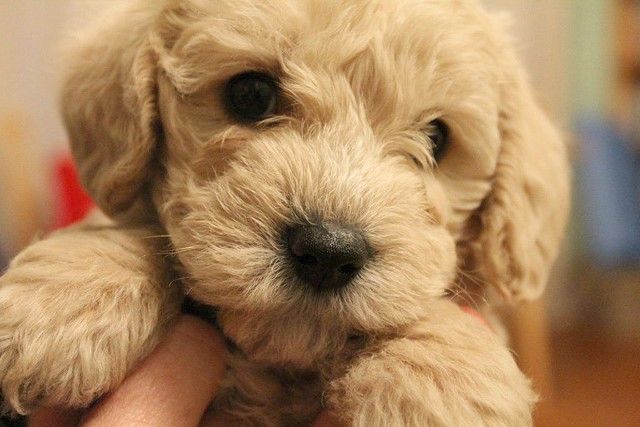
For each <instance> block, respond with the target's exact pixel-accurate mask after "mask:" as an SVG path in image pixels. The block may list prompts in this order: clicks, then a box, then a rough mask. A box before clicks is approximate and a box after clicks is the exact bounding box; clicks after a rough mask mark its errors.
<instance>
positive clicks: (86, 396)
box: [0, 231, 181, 414]
mask: <svg viewBox="0 0 640 427" xmlns="http://www.w3.org/2000/svg"><path fill="white" fill-rule="evenodd" d="M120 237H122V238H119V237H118V233H117V232H114V231H99V232H95V233H93V232H84V231H78V232H76V233H74V232H70V233H61V234H56V235H54V236H52V237H51V238H50V239H48V240H44V241H41V242H38V243H36V244H35V245H33V246H31V247H29V248H27V249H26V250H25V251H24V252H23V253H22V254H20V255H19V256H18V257H17V258H16V259H15V260H14V262H13V263H12V264H11V266H10V268H9V270H8V271H7V273H6V274H5V275H4V276H2V277H0V395H2V396H3V399H4V406H5V409H8V410H12V411H16V412H18V413H21V414H28V413H30V412H31V411H33V410H34V409H36V408H37V407H38V406H40V405H60V406H66V407H84V406H87V405H89V404H90V403H91V402H92V401H93V400H95V399H96V398H97V397H99V396H101V395H102V394H104V393H106V392H108V391H110V390H112V389H113V388H114V387H115V386H117V385H118V384H119V383H120V382H121V381H122V380H123V379H124V377H125V376H126V374H127V373H128V372H129V371H130V370H131V368H132V367H133V366H134V365H135V363H137V362H138V361H139V360H140V359H141V358H142V357H144V356H145V355H146V354H147V353H148V352H149V351H151V350H152V349H153V347H154V346H155V345H156V343H157V342H158V341H159V339H160V338H161V335H162V333H163V331H164V329H165V327H166V325H167V323H168V322H169V321H170V320H171V319H172V318H173V316H174V315H175V314H177V312H178V311H179V305H180V292H181V290H180V288H179V287H176V286H174V287H170V286H168V285H167V282H166V281H164V279H163V277H162V274H160V272H161V269H160V267H159V266H157V265H154V264H153V262H152V261H151V260H150V258H149V257H146V255H145V254H144V253H141V252H146V251H143V244H142V243H140V244H139V245H138V246H136V245H137V243H136V242H135V241H134V240H132V237H131V235H130V232H127V233H125V234H123V235H121V236H120ZM145 245H146V243H145Z"/></svg>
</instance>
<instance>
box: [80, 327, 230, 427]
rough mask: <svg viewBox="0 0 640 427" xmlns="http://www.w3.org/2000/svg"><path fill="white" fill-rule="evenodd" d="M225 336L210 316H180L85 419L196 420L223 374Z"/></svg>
mask: <svg viewBox="0 0 640 427" xmlns="http://www.w3.org/2000/svg"><path fill="white" fill-rule="evenodd" d="M223 355H224V340H223V338H222V336H221V335H220V333H219V332H218V331H216V330H215V329H214V328H213V327H211V326H210V325H209V324H207V323H206V322H204V321H202V320H200V319H198V318H196V317H192V316H182V317H181V318H180V319H179V321H178V323H177V324H176V325H175V327H174V328H173V329H172V330H171V331H170V332H169V333H168V336H167V337H166V339H165V340H164V341H163V342H162V343H161V344H160V345H159V346H158V348H157V349H156V350H155V351H154V352H153V353H151V354H150V355H149V357H148V358H147V359H146V360H145V361H144V362H143V363H142V365H141V366H140V367H139V368H138V369H137V370H135V371H134V372H133V373H132V374H131V375H130V376H129V377H128V378H127V379H126V380H125V381H124V383H123V384H122V385H121V386H120V387H119V388H118V389H117V390H116V391H114V392H113V393H112V394H110V395H108V396H106V397H105V398H104V399H102V400H101V401H100V402H98V403H97V404H96V405H95V406H94V407H93V408H91V410H90V411H89V412H88V413H87V414H85V416H84V417H83V419H82V421H81V425H83V426H90V427H103V426H104V427H106V426H109V427H112V426H113V427H117V426H154V427H155V426H158V427H162V426H185V427H187V426H197V425H198V423H199V421H200V418H201V417H202V414H203V413H204V412H205V410H206V409H207V406H208V405H209V403H210V402H211V400H212V399H213V396H214V394H215V392H216V390H217V388H218V385H219V384H220V381H221V380H222V377H223V374H224V361H223Z"/></svg>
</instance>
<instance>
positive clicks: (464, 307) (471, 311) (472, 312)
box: [460, 305, 493, 332]
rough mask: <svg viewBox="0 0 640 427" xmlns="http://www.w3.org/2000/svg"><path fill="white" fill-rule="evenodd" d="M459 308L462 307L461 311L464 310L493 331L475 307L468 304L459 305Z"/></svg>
mask: <svg viewBox="0 0 640 427" xmlns="http://www.w3.org/2000/svg"><path fill="white" fill-rule="evenodd" d="M460 308H461V309H462V311H464V312H465V313H467V314H469V315H471V316H473V317H475V318H476V319H477V320H479V321H480V323H482V324H483V325H484V326H486V327H487V328H489V329H491V331H492V332H493V328H492V327H491V325H490V324H489V322H487V319H485V318H484V317H482V314H480V313H479V312H478V311H477V310H476V309H474V308H472V307H469V306H468V305H461V306H460Z"/></svg>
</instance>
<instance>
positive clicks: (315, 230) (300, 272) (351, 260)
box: [283, 223, 373, 292]
mask: <svg viewBox="0 0 640 427" xmlns="http://www.w3.org/2000/svg"><path fill="white" fill-rule="evenodd" d="M283 240H284V243H285V247H286V250H285V257H286V258H287V261H288V263H289V265H290V266H291V269H292V271H293V272H294V273H295V278H296V279H297V281H299V282H301V283H302V284H303V286H307V287H308V288H309V289H311V290H313V291H316V292H328V291H336V290H339V289H342V288H344V287H346V286H348V285H349V284H350V283H352V282H353V280H354V279H355V278H356V277H358V276H359V275H360V274H361V272H362V270H363V269H364V267H365V266H366V265H367V263H369V262H370V260H371V258H372V256H373V251H372V250H371V247H370V245H369V243H368V242H367V240H366V238H365V235H364V233H363V232H362V231H361V230H360V229H358V228H356V227H354V226H345V225H341V224H337V223H319V224H309V223H306V224H296V225H292V226H289V227H287V228H286V230H285V232H284V236H283Z"/></svg>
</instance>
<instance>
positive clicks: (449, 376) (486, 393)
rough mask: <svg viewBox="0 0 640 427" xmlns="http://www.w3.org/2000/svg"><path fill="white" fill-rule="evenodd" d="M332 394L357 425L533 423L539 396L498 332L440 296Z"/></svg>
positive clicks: (337, 408) (361, 361) (336, 407)
mask: <svg viewBox="0 0 640 427" xmlns="http://www.w3.org/2000/svg"><path fill="white" fill-rule="evenodd" d="M327 399H328V404H329V406H330V408H331V409H332V411H333V412H334V413H335V414H337V415H338V416H341V417H342V418H343V421H345V422H347V423H349V424H350V425H355V426H392V425H393V426H396V425H397V426H400V425H407V426H427V425H428V426H481V425H490V426H525V425H531V422H532V420H531V410H532V405H533V404H534V402H535V394H534V393H533V392H532V390H531V388H530V385H529V381H528V380H527V379H526V378H525V376H524V375H523V374H522V373H521V372H520V370H519V369H518V367H517V366H516V364H515V362H514V360H513V358H512V356H511V354H510V353H509V351H508V350H507V349H506V348H505V347H504V346H503V345H502V344H501V343H500V340H499V339H498V337H497V336H495V335H494V334H493V333H492V332H491V331H489V330H488V328H487V327H486V326H484V325H483V324H481V323H480V321H478V320H477V319H474V318H472V317H471V316H469V315H468V314H465V313H463V312H462V311H461V310H460V309H459V308H458V307H457V306H455V304H453V303H451V302H449V301H438V302H436V303H435V304H434V306H433V307H432V308H431V310H430V312H429V315H428V318H426V319H424V320H423V321H421V322H420V323H419V324H417V325H414V326H412V327H411V328H409V329H408V330H407V331H406V334H403V336H401V337H397V338H394V339H390V340H387V341H383V342H380V343H379V344H378V345H375V346H374V347H372V349H371V351H369V352H367V353H366V354H364V355H362V356H361V357H359V358H358V359H357V361H356V362H355V364H354V365H353V366H352V367H351V368H350V369H349V371H348V372H347V374H346V375H344V376H343V377H341V378H339V379H337V380H336V381H334V382H333V383H332V384H331V385H330V388H329V393H328V395H327Z"/></svg>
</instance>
